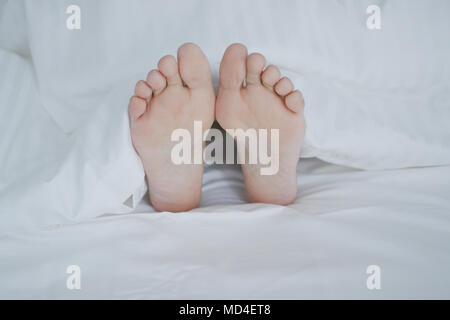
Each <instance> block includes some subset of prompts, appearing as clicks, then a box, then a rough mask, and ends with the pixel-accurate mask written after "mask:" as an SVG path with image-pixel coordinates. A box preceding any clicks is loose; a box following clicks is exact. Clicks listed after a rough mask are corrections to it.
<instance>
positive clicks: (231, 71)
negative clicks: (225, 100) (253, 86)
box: [220, 43, 247, 89]
mask: <svg viewBox="0 0 450 320" xmlns="http://www.w3.org/2000/svg"><path fill="white" fill-rule="evenodd" d="M246 61H247V48H246V47H245V46H244V45H242V44H240V43H235V44H232V45H230V46H229V47H228V48H227V50H225V53H224V54H223V58H222V62H221V63H220V86H221V87H222V88H225V89H239V88H241V87H242V83H243V82H244V79H245V76H246Z"/></svg>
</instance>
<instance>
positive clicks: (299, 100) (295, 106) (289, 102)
mask: <svg viewBox="0 0 450 320" xmlns="http://www.w3.org/2000/svg"><path fill="white" fill-rule="evenodd" d="M285 104H286V107H288V108H289V109H290V110H292V111H294V112H299V111H301V110H302V109H303V107H304V105H305V102H304V101H303V95H302V93H301V92H300V91H299V90H295V91H293V92H291V93H290V94H288V95H287V96H286V98H285Z"/></svg>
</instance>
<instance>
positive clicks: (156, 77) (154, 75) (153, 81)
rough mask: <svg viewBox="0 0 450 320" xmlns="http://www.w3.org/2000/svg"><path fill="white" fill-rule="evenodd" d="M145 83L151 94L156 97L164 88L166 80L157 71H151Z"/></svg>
mask: <svg viewBox="0 0 450 320" xmlns="http://www.w3.org/2000/svg"><path fill="white" fill-rule="evenodd" d="M147 83H148V84H149V85H150V87H151V88H152V89H153V93H154V94H155V95H158V94H159V93H161V91H162V90H164V88H165V87H166V85H167V83H166V78H165V77H164V76H163V75H162V74H161V72H159V71H158V70H152V71H150V72H149V74H148V76H147Z"/></svg>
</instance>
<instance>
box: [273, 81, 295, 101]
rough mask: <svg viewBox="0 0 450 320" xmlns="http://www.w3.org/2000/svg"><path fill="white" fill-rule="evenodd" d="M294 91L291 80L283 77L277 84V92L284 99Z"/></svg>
mask: <svg viewBox="0 0 450 320" xmlns="http://www.w3.org/2000/svg"><path fill="white" fill-rule="evenodd" d="M292 90H294V85H293V84H292V81H291V80H290V79H289V78H286V77H283V78H281V79H280V81H278V82H277V83H276V84H275V92H276V93H277V94H278V95H280V96H282V97H284V96H285V95H287V94H288V93H290V92H292Z"/></svg>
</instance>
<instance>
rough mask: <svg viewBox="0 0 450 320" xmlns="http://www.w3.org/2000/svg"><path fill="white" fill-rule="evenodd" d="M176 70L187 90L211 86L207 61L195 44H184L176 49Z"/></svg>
mask: <svg viewBox="0 0 450 320" xmlns="http://www.w3.org/2000/svg"><path fill="white" fill-rule="evenodd" d="M178 68H179V70H180V74H181V79H182V80H183V81H184V83H185V84H186V86H187V87H188V88H190V89H197V88H200V87H208V88H210V87H211V86H212V82H211V71H210V68H209V62H208V59H206V56H205V55H204V54H203V51H202V50H201V49H200V48H199V46H197V45H196V44H194V43H185V44H183V45H182V46H181V47H180V48H179V49H178Z"/></svg>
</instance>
